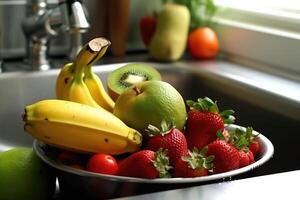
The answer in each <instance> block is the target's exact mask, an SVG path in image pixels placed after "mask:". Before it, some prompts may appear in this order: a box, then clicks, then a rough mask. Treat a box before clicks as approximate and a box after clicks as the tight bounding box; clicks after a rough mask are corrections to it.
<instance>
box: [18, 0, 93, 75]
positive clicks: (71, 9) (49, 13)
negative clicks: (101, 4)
mask: <svg viewBox="0 0 300 200" xmlns="http://www.w3.org/2000/svg"><path fill="white" fill-rule="evenodd" d="M47 5H48V3H47V0H27V9H26V10H27V17H26V18H25V19H24V20H23V21H22V29H23V32H24V35H25V37H26V39H27V44H26V58H25V61H26V62H27V63H28V64H29V65H30V66H31V67H32V70H48V69H50V68H51V67H50V64H49V60H48V52H49V40H50V38H51V37H52V36H56V35H58V34H60V33H62V32H67V33H69V35H70V40H71V50H70V52H71V53H70V54H69V59H73V58H75V56H76V55H77V53H78V51H79V50H80V49H81V47H82V42H81V36H82V33H84V32H86V31H87V30H88V29H89V27H90V25H89V23H88V21H87V18H86V15H85V12H84V8H83V5H82V1H81V0H59V3H58V5H56V6H55V7H54V8H51V9H49V8H47Z"/></svg>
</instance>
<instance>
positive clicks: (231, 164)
mask: <svg viewBox="0 0 300 200" xmlns="http://www.w3.org/2000/svg"><path fill="white" fill-rule="evenodd" d="M207 155H213V156H214V157H215V158H214V161H213V163H214V168H213V173H222V172H227V171H230V170H234V169H237V168H239V151H238V150H237V149H236V148H235V147H234V146H232V145H231V144H228V143H227V142H226V141H224V140H219V139H217V140H215V141H213V142H212V143H210V144H209V145H208V151H207Z"/></svg>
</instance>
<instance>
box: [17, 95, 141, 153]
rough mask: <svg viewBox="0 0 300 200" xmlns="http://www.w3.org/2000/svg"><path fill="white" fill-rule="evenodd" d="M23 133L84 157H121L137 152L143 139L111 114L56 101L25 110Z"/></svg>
mask: <svg viewBox="0 0 300 200" xmlns="http://www.w3.org/2000/svg"><path fill="white" fill-rule="evenodd" d="M23 120H24V122H25V125H24V129H25V131H26V132H28V133H29V134H31V135H32V136H33V137H34V138H36V139H38V140H40V141H43V142H44V143H46V144H49V145H53V146H56V147H60V148H64V149H67V150H72V151H77V152H84V153H98V152H101V153H107V154H113V155H117V154H122V153H126V152H134V151H137V150H139V148H140V146H141V143H142V135H141V134H140V133H139V132H138V131H136V130H134V129H132V128H130V127H128V126H127V125H125V124H124V123H123V122H122V121H121V120H120V119H119V118H117V117H116V116H114V115H113V114H112V113H110V112H108V111H106V110H104V109H97V108H94V107H91V106H88V105H84V104H80V103H76V102H71V101H64V100H58V99H47V100H41V101H39V102H36V103H34V104H31V105H28V106H26V107H25V113H24V114H23Z"/></svg>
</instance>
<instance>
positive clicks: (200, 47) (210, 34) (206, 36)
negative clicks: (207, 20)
mask: <svg viewBox="0 0 300 200" xmlns="http://www.w3.org/2000/svg"><path fill="white" fill-rule="evenodd" d="M188 50H189V53H190V54H191V56H192V57H194V58H200V59H211V58H214V57H215V56H216V54H217V53H218V51H219V40H218V37H217V35H216V33H215V31H214V30H212V29H211V28H209V27H199V28H196V29H195V30H193V31H192V32H190V34H189V37H188Z"/></svg>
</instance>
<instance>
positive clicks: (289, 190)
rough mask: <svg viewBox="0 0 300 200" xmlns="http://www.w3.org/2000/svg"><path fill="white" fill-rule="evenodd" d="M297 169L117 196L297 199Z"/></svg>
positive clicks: (154, 199)
mask: <svg viewBox="0 0 300 200" xmlns="http://www.w3.org/2000/svg"><path fill="white" fill-rule="evenodd" d="M299 185H300V170H299V171H298V170H297V171H291V172H285V173H278V174H274V175H266V176H260V177H254V178H246V179H242V180H235V181H227V182H223V183H215V184H209V185H202V186H197V187H191V188H185V189H178V190H171V191H165V192H157V193H152V194H146V195H138V196H133V197H126V198H119V200H129V199H130V200H135V199H136V200H138V199H143V200H163V199H176V200H188V199H191V200H194V199H205V200H216V199H222V200H226V199H230V200H240V199H243V200H253V199H297V198H298V197H299V191H298V189H299Z"/></svg>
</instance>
